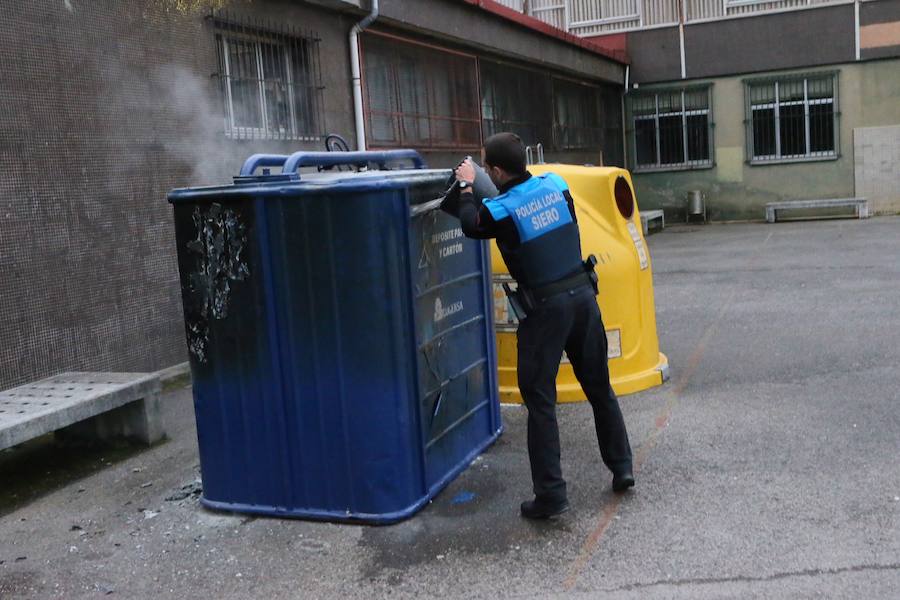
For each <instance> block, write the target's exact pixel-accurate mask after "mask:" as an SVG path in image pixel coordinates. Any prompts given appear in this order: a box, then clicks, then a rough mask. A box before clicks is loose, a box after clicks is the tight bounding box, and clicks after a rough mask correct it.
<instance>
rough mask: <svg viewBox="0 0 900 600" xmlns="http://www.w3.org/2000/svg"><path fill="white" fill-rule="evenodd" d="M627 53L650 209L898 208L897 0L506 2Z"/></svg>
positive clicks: (638, 161) (732, 214) (737, 212)
mask: <svg viewBox="0 0 900 600" xmlns="http://www.w3.org/2000/svg"><path fill="white" fill-rule="evenodd" d="M503 2H504V4H505V5H507V6H508V7H509V8H511V9H513V10H521V11H525V12H530V13H531V14H533V15H534V16H535V17H537V18H540V19H543V20H545V21H546V22H548V23H551V24H553V25H555V26H558V27H561V28H564V29H566V30H568V31H569V32H570V33H573V34H576V35H579V36H582V37H584V38H585V39H590V40H592V41H594V42H597V43H599V44H601V45H603V46H604V47H606V48H608V49H615V50H621V51H624V52H626V53H627V55H628V57H629V59H630V71H629V83H628V91H627V94H626V107H627V108H626V119H625V120H626V125H625V139H626V144H627V147H628V149H627V163H628V166H629V167H630V168H631V169H632V170H633V171H634V173H635V185H636V188H637V193H638V197H639V199H640V202H641V205H642V206H644V207H653V208H664V209H665V210H666V211H667V213H669V214H670V216H671V217H676V218H677V217H680V216H681V215H682V214H683V210H684V207H685V198H686V195H687V192H688V191H690V190H699V191H701V192H702V193H703V194H704V195H705V197H706V200H707V207H708V210H709V213H710V217H711V218H713V219H718V220H732V219H761V218H762V217H763V214H764V205H765V203H766V202H771V201H776V200H790V199H821V198H846V197H854V196H858V197H867V198H868V199H869V202H870V210H873V211H874V212H876V213H878V212H881V213H895V212H898V211H900V0H862V1H860V0H857V1H855V2H854V1H841V0H781V1H769V2H765V1H759V0H566V1H563V0H530V1H529V2H524V1H517V0H503Z"/></svg>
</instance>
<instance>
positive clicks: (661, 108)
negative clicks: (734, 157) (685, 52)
mask: <svg viewBox="0 0 900 600" xmlns="http://www.w3.org/2000/svg"><path fill="white" fill-rule="evenodd" d="M709 97H710V89H709V88H708V87H703V88H688V89H678V90H667V91H664V92H656V93H651V94H640V95H635V96H631V97H630V108H631V117H632V124H633V129H632V131H633V134H634V144H633V146H634V164H635V170H638V171H640V170H654V169H659V170H661V169H666V170H668V169H683V168H702V167H709V166H712V147H713V144H712V143H711V138H712V127H713V124H712V119H711V118H710V102H709Z"/></svg>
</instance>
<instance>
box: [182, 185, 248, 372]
mask: <svg viewBox="0 0 900 600" xmlns="http://www.w3.org/2000/svg"><path fill="white" fill-rule="evenodd" d="M192 218H193V221H194V227H195V228H196V230H197V238H196V239H194V240H191V241H190V242H188V244H187V248H188V251H189V252H192V253H194V254H196V255H198V256H197V263H196V265H197V270H196V271H195V272H193V273H191V275H190V286H191V292H192V293H193V294H194V297H195V298H197V299H198V300H199V310H198V311H197V312H196V313H195V314H194V315H192V316H193V318H191V319H189V320H188V326H187V330H188V350H189V351H190V353H191V354H192V355H193V356H194V357H195V358H196V359H197V360H199V361H200V362H206V361H207V353H206V349H207V344H208V343H209V323H210V321H211V320H213V319H216V320H219V319H224V318H225V317H227V316H228V303H229V298H230V296H231V282H233V281H243V280H245V279H247V277H249V275H250V270H249V268H248V267H247V263H246V261H245V259H244V256H243V253H244V248H245V246H246V244H247V227H246V225H244V223H242V222H241V220H240V218H239V217H238V215H237V213H235V212H234V211H233V210H230V209H227V208H223V207H222V205H221V204H216V203H214V204H212V205H210V207H209V208H208V209H201V208H200V207H199V206H198V207H197V208H195V209H194V214H193V217H192Z"/></svg>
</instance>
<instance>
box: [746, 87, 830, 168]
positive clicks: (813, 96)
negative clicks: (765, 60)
mask: <svg viewBox="0 0 900 600" xmlns="http://www.w3.org/2000/svg"><path fill="white" fill-rule="evenodd" d="M835 82H836V77H835V75H834V74H828V75H825V76H816V77H798V78H792V79H777V80H767V81H765V80H763V81H760V80H756V81H749V82H747V83H746V86H747V87H746V89H747V111H748V115H747V120H746V121H745V123H746V125H747V139H748V158H749V161H750V162H751V163H766V162H773V161H791V160H816V159H829V158H835V157H837V151H838V147H837V130H838V126H837V120H838V114H839V113H838V111H837V110H836V108H835V105H836V94H835V92H836V87H837V86H836V85H835Z"/></svg>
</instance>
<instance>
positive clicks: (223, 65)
mask: <svg viewBox="0 0 900 600" xmlns="http://www.w3.org/2000/svg"><path fill="white" fill-rule="evenodd" d="M215 21H216V25H217V27H218V33H217V34H216V50H217V54H218V62H219V73H218V75H219V80H220V82H221V91H222V99H223V104H224V112H225V133H226V135H227V136H228V137H231V138H235V139H314V138H317V137H319V136H320V135H321V129H322V123H321V121H322V119H321V117H320V107H321V91H322V86H321V85H320V78H319V56H318V42H319V40H318V38H317V37H316V36H315V35H312V34H304V33H301V32H299V31H296V30H293V29H290V30H283V31H277V30H276V29H275V28H272V29H268V28H267V29H257V28H249V27H246V26H243V25H241V24H240V23H238V22H236V21H231V20H228V19H224V18H223V19H219V18H216V19H215Z"/></svg>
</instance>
